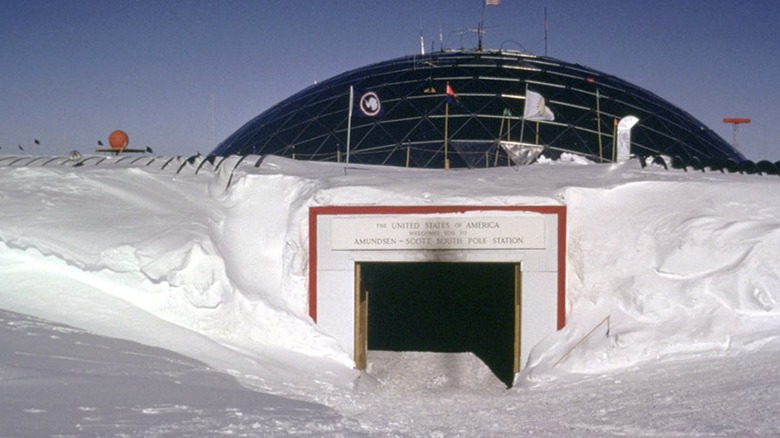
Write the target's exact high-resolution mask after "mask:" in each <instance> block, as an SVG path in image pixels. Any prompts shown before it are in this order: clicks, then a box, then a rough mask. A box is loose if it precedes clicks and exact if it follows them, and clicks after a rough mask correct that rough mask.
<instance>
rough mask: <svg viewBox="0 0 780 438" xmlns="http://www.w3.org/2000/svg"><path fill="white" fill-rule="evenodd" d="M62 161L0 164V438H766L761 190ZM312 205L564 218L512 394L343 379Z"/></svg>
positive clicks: (548, 173) (769, 224) (232, 161)
mask: <svg viewBox="0 0 780 438" xmlns="http://www.w3.org/2000/svg"><path fill="white" fill-rule="evenodd" d="M80 160H81V161H79V163H80V165H77V166H74V165H73V164H74V163H73V162H69V161H67V160H66V159H62V160H60V161H57V160H54V159H37V160H28V159H25V160H6V161H4V163H5V164H3V163H0V187H2V190H1V191H0V347H1V348H0V423H1V424H2V428H1V429H0V436H3V437H5V436H8V437H44V436H76V437H87V436H90V437H91V436H148V437H167V436H171V437H179V436H192V437H196V436H197V437H204V436H288V435H302V436H441V437H452V436H463V437H473V436H507V435H509V436H524V435H533V436H556V437H557V436H777V435H780V340H779V339H778V335H779V334H780V264H778V260H780V179H779V178H777V177H771V176H756V175H739V174H723V173H719V172H700V171H693V170H690V169H689V170H688V171H683V170H665V169H663V168H659V167H654V166H648V167H645V168H643V167H641V166H640V165H639V163H638V162H637V161H636V160H631V161H629V162H627V163H624V164H620V165H597V164H589V163H586V162H582V161H580V160H577V159H573V158H572V159H570V160H566V159H564V160H560V161H556V162H542V163H537V164H534V165H531V166H526V167H521V168H511V167H507V168H493V169H485V170H453V171H439V170H404V169H394V168H384V167H367V166H351V167H349V168H345V166H344V165H340V164H326V163H301V162H295V161H290V160H286V159H282V158H277V157H265V158H262V157H246V158H244V159H241V158H239V157H229V158H226V159H225V160H223V161H220V162H219V163H216V162H205V161H203V160H202V158H199V157H194V158H193V159H191V160H190V161H184V160H183V159H178V158H177V159H175V160H172V161H171V160H169V159H165V158H156V159H154V158H152V157H149V158H147V159H144V160H142V161H138V160H133V163H132V164H128V163H129V161H130V160H124V161H121V160H123V159H122V158H118V157H109V158H105V157H103V158H97V157H96V158H94V159H92V158H91V157H87V158H83V159H80ZM9 162H10V163H13V164H8V163H9ZM43 163H53V164H48V165H43ZM60 163H62V164H60ZM324 205H566V206H567V222H568V229H567V246H568V248H567V249H568V254H567V272H566V274H567V291H566V293H567V299H566V305H567V308H566V318H567V325H566V327H565V328H564V329H562V330H560V331H558V332H556V333H553V334H551V335H550V336H548V337H546V338H544V339H543V340H542V341H541V342H540V343H539V344H538V345H536V346H535V347H534V348H533V349H532V351H531V356H530V358H529V360H528V364H527V366H526V367H525V368H524V369H523V371H522V372H521V373H520V374H519V375H518V376H517V378H516V380H515V385H514V386H513V387H512V388H511V389H506V388H505V386H504V385H503V384H502V383H501V382H499V381H498V380H497V379H496V378H495V377H494V376H493V375H492V374H491V373H490V371H489V370H487V369H486V367H485V366H484V365H483V364H482V363H481V362H480V361H479V359H477V358H476V357H475V356H473V355H472V354H470V353H459V354H441V353H426V352H404V353H391V352H369V369H368V372H366V373H360V372H358V371H355V370H354V369H353V364H354V363H353V361H352V357H351V353H350V352H347V351H344V349H343V348H342V347H341V346H340V345H338V344H337V343H336V342H335V341H334V340H333V338H331V337H330V336H329V334H328V333H325V332H323V331H322V330H320V329H319V328H318V327H317V325H316V324H315V323H314V322H313V321H312V320H311V319H310V318H309V316H308V313H307V309H308V301H307V300H308V295H307V293H308V289H307V288H308V285H307V279H308V253H307V245H308V243H307V242H308V240H307V239H308V208H309V207H312V206H324Z"/></svg>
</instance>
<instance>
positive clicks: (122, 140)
mask: <svg viewBox="0 0 780 438" xmlns="http://www.w3.org/2000/svg"><path fill="white" fill-rule="evenodd" d="M128 143H130V137H128V136H127V133H126V132H125V131H122V130H121V129H117V130H116V131H114V132H112V133H111V135H109V136H108V144H110V145H111V148H112V149H124V148H126V147H127V144H128Z"/></svg>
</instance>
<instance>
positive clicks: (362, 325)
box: [355, 262, 369, 370]
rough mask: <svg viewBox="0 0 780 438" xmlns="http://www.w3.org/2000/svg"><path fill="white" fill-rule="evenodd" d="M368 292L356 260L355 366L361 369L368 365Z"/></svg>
mask: <svg viewBox="0 0 780 438" xmlns="http://www.w3.org/2000/svg"><path fill="white" fill-rule="evenodd" d="M368 294H369V291H368V290H367V289H366V288H365V287H363V276H362V275H361V263H360V262H355V368H357V369H359V370H365V369H366V367H368Z"/></svg>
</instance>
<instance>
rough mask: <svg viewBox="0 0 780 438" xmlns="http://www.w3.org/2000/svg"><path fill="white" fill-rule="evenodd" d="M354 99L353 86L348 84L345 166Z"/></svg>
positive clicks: (350, 133)
mask: <svg viewBox="0 0 780 438" xmlns="http://www.w3.org/2000/svg"><path fill="white" fill-rule="evenodd" d="M354 101H355V87H353V86H352V85H350V86H349V107H348V110H347V160H346V162H347V166H349V146H350V140H351V138H350V137H351V135H352V107H353V105H354Z"/></svg>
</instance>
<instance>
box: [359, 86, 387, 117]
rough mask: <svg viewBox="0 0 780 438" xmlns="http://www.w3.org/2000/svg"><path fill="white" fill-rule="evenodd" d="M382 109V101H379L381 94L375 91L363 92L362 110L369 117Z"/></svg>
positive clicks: (361, 98)
mask: <svg viewBox="0 0 780 438" xmlns="http://www.w3.org/2000/svg"><path fill="white" fill-rule="evenodd" d="M381 110H382V102H380V101H379V96H377V94H376V93H374V92H373V91H369V92H367V93H363V95H362V96H360V111H362V112H363V114H365V115H366V116H368V117H374V116H376V115H377V114H379V112H380V111H381Z"/></svg>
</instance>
